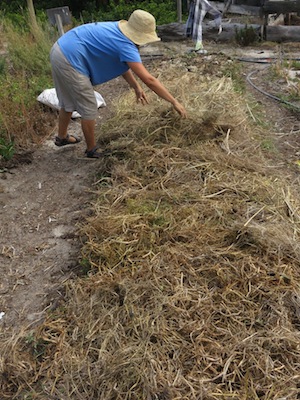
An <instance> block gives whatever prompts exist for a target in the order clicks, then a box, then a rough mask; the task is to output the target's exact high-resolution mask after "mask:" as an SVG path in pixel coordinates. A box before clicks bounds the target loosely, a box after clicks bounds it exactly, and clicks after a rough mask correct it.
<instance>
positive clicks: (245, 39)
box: [235, 25, 258, 46]
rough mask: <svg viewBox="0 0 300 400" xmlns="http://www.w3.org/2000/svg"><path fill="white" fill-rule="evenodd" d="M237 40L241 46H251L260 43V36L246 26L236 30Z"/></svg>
mask: <svg viewBox="0 0 300 400" xmlns="http://www.w3.org/2000/svg"><path fill="white" fill-rule="evenodd" d="M235 40H236V42H237V43H238V44H239V45H241V46H249V45H251V44H253V43H255V42H257V41H258V35H257V33H256V32H255V29H254V28H253V27H252V26H250V27H248V25H245V27H244V28H242V29H237V28H236V29H235Z"/></svg>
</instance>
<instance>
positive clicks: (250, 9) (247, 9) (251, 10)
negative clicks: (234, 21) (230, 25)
mask: <svg viewBox="0 0 300 400" xmlns="http://www.w3.org/2000/svg"><path fill="white" fill-rule="evenodd" d="M210 4H211V5H212V6H213V7H215V8H216V9H218V10H220V11H222V12H223V11H224V9H225V12H227V13H229V14H240V15H254V16H259V15H260V11H261V7H255V6H247V5H242V4H240V5H237V4H230V6H229V7H228V10H226V3H222V2H220V1H210Z"/></svg>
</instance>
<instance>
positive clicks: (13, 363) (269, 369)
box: [0, 66, 300, 400]
mask: <svg viewBox="0 0 300 400" xmlns="http://www.w3.org/2000/svg"><path fill="white" fill-rule="evenodd" d="M161 74H162V75H161V76H160V78H161V79H162V81H164V82H165V83H166V85H167V86H168V87H169V88H170V89H171V91H172V92H173V93H174V94H175V96H177V97H179V98H181V100H182V101H183V102H184V104H186V105H187V108H188V111H189V118H188V119H187V120H181V119H179V118H178V117H177V116H176V115H175V114H174V113H173V111H170V110H169V109H168V105H167V104H166V103H165V102H163V101H160V100H159V99H157V98H155V97H153V98H152V100H151V104H150V105H149V106H147V107H138V109H137V108H134V107H133V101H134V99H133V97H132V95H131V94H130V95H126V96H124V97H123V98H122V99H121V100H120V101H119V103H118V105H117V107H118V108H117V112H116V115H115V117H114V118H113V119H112V120H110V121H109V122H108V123H107V125H106V126H104V127H103V128H102V130H101V133H100V140H101V142H102V144H109V145H108V147H109V148H110V149H111V150H113V152H114V156H112V157H110V158H109V159H107V161H103V163H102V164H101V165H99V175H101V176H100V177H99V181H98V182H97V184H96V185H95V191H96V193H97V201H96V202H95V205H94V208H95V215H94V216H93V217H92V218H90V220H89V222H88V224H87V225H86V226H85V227H83V232H84V234H85V236H86V243H85V246H84V248H83V261H84V262H85V263H87V262H88V263H89V264H90V265H91V266H92V269H91V271H90V273H89V274H88V275H87V276H86V277H83V278H81V279H76V280H73V281H69V282H68V284H67V287H66V300H65V303H63V304H61V307H59V308H58V309H57V310H55V311H54V312H53V313H52V314H51V315H49V317H48V318H47V320H46V321H45V322H44V323H43V324H42V325H41V326H40V327H38V328H36V329H35V330H34V331H32V332H30V334H29V333H28V332H25V333H24V334H22V335H18V336H17V337H15V338H10V339H8V340H7V342H6V343H5V344H3V345H2V349H1V354H2V356H1V357H2V362H1V363H0V368H1V372H2V383H1V391H2V392H1V399H6V398H7V399H8V398H9V399H38V400H42V399H43V400H44V399H47V400H50V399H59V400H67V399H68V400H69V399H76V400H77V399H78V400H91V399H97V400H102V399H103V400H125V399H128V400H129V399H130V400H155V399H157V400H171V399H172V400H177V399H178V400H179V399H180V400H182V399H197V400H200V399H203V400H219V399H239V400H242V399H244V400H246V399H247V400H249V399H251V400H255V399H264V400H267V399H272V400H274V399H277V400H279V399H292V400H295V399H297V398H299V396H300V395H299V393H300V387H299V386H300V385H299V383H300V363H299V360H300V347H299V343H300V333H299V329H300V288H299V271H300V270H299V259H300V258H299V256H300V247H299V199H297V196H296V194H295V193H294V190H293V187H292V186H288V185H287V183H286V182H285V181H284V179H281V177H280V175H279V173H278V171H277V172H276V174H275V173H274V171H275V169H274V166H273V165H270V163H269V162H266V160H265V159H264V157H263V155H262V154H261V151H260V146H259V139H258V138H259V135H260V132H259V130H258V128H257V127H255V124H253V118H252V117H253V116H249V114H248V108H247V105H246V104H245V101H244V99H243V98H242V97H241V96H239V95H238V94H237V93H236V92H235V91H234V90H233V87H232V82H231V80H230V79H228V78H224V77H219V78H218V77H215V78H211V77H210V76H207V75H200V74H196V73H184V72H183V68H182V67H180V66H179V67H178V66H176V67H167V66H165V70H163V69H162V72H161ZM26 396H28V397H26ZM29 396H31V397H29Z"/></svg>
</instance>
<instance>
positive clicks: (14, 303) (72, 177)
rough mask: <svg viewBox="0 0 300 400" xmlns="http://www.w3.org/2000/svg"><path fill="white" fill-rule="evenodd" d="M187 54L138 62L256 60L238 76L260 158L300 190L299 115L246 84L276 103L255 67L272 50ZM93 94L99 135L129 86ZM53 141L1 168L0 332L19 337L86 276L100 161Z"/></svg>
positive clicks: (283, 83) (163, 53)
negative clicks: (84, 231) (257, 121)
mask: <svg viewBox="0 0 300 400" xmlns="http://www.w3.org/2000/svg"><path fill="white" fill-rule="evenodd" d="M190 46H191V43H190V42H178V43H173V42H171V43H160V44H159V45H157V46H155V47H154V46H153V47H151V46H149V47H148V48H146V49H144V50H143V57H144V60H145V63H146V64H147V66H148V68H149V70H151V65H152V64H151V63H152V61H153V60H155V62H156V65H157V60H162V62H167V61H168V59H170V58H173V59H174V57H175V58H176V57H178V59H180V57H181V56H183V55H187V57H186V59H185V63H186V65H187V68H191V67H195V68H197V65H199V63H203V62H206V63H207V65H208V67H209V68H210V69H211V73H212V74H213V73H214V72H217V71H218V69H219V68H220V63H222V60H224V59H225V58H227V59H228V58H233V59H239V58H251V59H253V58H255V60H254V61H253V60H252V62H247V61H241V68H242V70H243V75H244V79H245V83H246V88H247V92H248V94H249V95H251V96H252V97H253V99H254V100H255V101H256V102H257V103H258V104H259V109H260V112H261V115H262V119H263V120H264V121H263V122H264V123H267V124H268V126H269V135H268V137H266V138H265V144H264V145H265V151H266V156H267V157H270V159H272V161H273V162H274V161H275V164H276V165H277V166H278V169H280V170H281V172H283V173H284V174H285V175H286V178H287V180H291V181H292V182H293V183H295V182H296V183H297V182H299V166H298V164H297V161H298V158H300V136H299V133H300V117H299V115H300V114H299V110H295V109H294V110H293V109H289V108H287V107H286V105H284V104H283V103H281V102H279V101H276V100H274V99H271V98H270V97H268V96H266V95H264V94H262V93H260V92H259V91H257V90H256V89H255V88H254V87H253V86H251V85H250V84H249V83H247V77H248V76H249V73H251V72H252V71H254V72H255V75H254V76H253V81H254V82H255V85H257V86H259V87H261V88H263V89H264V91H266V92H272V91H273V95H275V94H277V95H278V94H280V93H279V92H282V93H284V92H285V90H287V86H288V84H289V83H288V81H287V80H284V79H282V78H278V79H277V81H276V80H275V82H276V85H275V83H274V81H273V82H268V81H267V80H266V75H265V72H264V71H265V68H266V66H267V65H268V64H264V63H261V62H260V60H261V59H262V58H264V57H270V54H271V55H272V56H273V55H274V54H275V56H276V55H278V46H277V47H276V46H271V47H269V46H268V45H267V44H265V45H261V46H259V47H255V48H254V49H249V48H246V49H239V48H236V47H235V46H234V45H228V44H227V45H225V44H214V43H207V45H206V49H207V50H208V54H207V55H201V56H200V55H199V56H197V57H189V56H188V54H189V53H188V50H189V49H190V48H191V47H190ZM283 47H284V51H285V55H288V56H289V57H291V58H292V57H296V56H297V52H299V46H298V44H293V45H289V44H286V45H284V46H283V45H281V46H280V51H282V48H283ZM275 86H276V88H275ZM274 88H275V89H274ZM98 90H99V91H100V93H101V94H102V96H103V97H104V99H105V101H106V103H107V106H106V107H105V108H101V109H100V110H99V120H98V127H97V129H100V130H101V122H102V121H103V120H104V119H105V118H108V117H109V116H110V115H111V114H112V113H113V101H114V100H115V99H116V98H117V97H118V96H119V95H120V93H122V92H123V91H124V90H127V86H126V84H125V82H123V79H121V78H118V79H115V80H114V81H111V82H109V83H107V84H105V85H102V86H100V87H99V88H98ZM274 90H275V92H276V93H275V92H274ZM187 108H188V105H187ZM51 118H52V117H51ZM70 133H74V134H76V135H78V136H82V134H81V129H80V121H79V120H74V121H72V123H71V126H70ZM54 136H55V130H54V131H53V135H52V136H51V137H49V138H46V139H45V141H44V142H43V143H42V145H39V146H36V147H35V148H33V149H32V150H30V151H27V152H20V153H19V154H16V155H15V157H14V158H13V159H12V160H11V161H9V162H6V163H5V162H3V160H2V161H1V160H0V212H1V225H0V263H1V280H0V295H1V297H0V327H1V328H2V329H4V330H20V329H22V328H26V327H30V326H33V325H36V324H38V323H39V322H41V321H42V319H43V316H44V315H45V312H46V311H47V310H51V309H52V308H55V307H56V304H57V302H58V301H59V300H60V298H61V297H62V296H63V295H64V293H63V291H64V289H63V287H64V283H65V282H66V281H67V280H69V279H73V278H74V277H76V276H77V275H78V274H81V272H82V271H83V269H84V266H83V265H82V263H81V262H80V250H81V246H82V242H83V241H84V238H83V237H81V235H80V233H79V229H80V226H81V224H83V223H84V221H85V218H86V217H87V216H88V215H89V214H90V213H91V212H92V207H91V205H92V202H93V183H94V182H95V181H96V180H97V171H98V170H99V167H100V166H101V163H103V160H101V159H100V160H90V159H87V158H85V157H84V151H85V144H84V141H82V142H81V143H80V144H78V145H76V146H73V145H71V146H66V147H62V148H58V147H56V146H55V145H54V143H53V138H54ZM272 164H273V163H272ZM3 313H4V314H3Z"/></svg>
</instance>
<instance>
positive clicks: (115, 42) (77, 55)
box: [58, 22, 141, 85]
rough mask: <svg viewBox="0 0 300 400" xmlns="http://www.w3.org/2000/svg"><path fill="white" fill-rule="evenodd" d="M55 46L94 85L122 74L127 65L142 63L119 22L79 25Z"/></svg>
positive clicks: (134, 46)
mask: <svg viewBox="0 0 300 400" xmlns="http://www.w3.org/2000/svg"><path fill="white" fill-rule="evenodd" d="M58 44H59V47H60V48H61V51H62V52H63V54H64V56H65V57H66V58H67V60H68V61H69V63H70V64H71V65H72V67H73V68H75V69H76V70H77V71H79V72H80V73H82V74H84V75H86V76H88V77H89V78H90V80H91V82H92V84H93V85H99V84H100V83H103V82H107V81H109V80H110V79H113V78H116V77H117V76H120V75H122V74H124V73H125V72H126V71H128V69H129V67H128V65H127V62H141V57H140V54H139V51H138V49H137V47H136V45H135V44H134V43H133V42H132V41H131V40H129V39H128V38H127V37H126V36H125V35H124V34H123V33H122V32H121V31H120V29H119V27H118V22H96V23H90V24H84V25H80V26H78V27H76V28H73V29H71V30H70V31H68V32H66V33H65V34H64V35H63V36H61V37H60V38H59V39H58Z"/></svg>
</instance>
